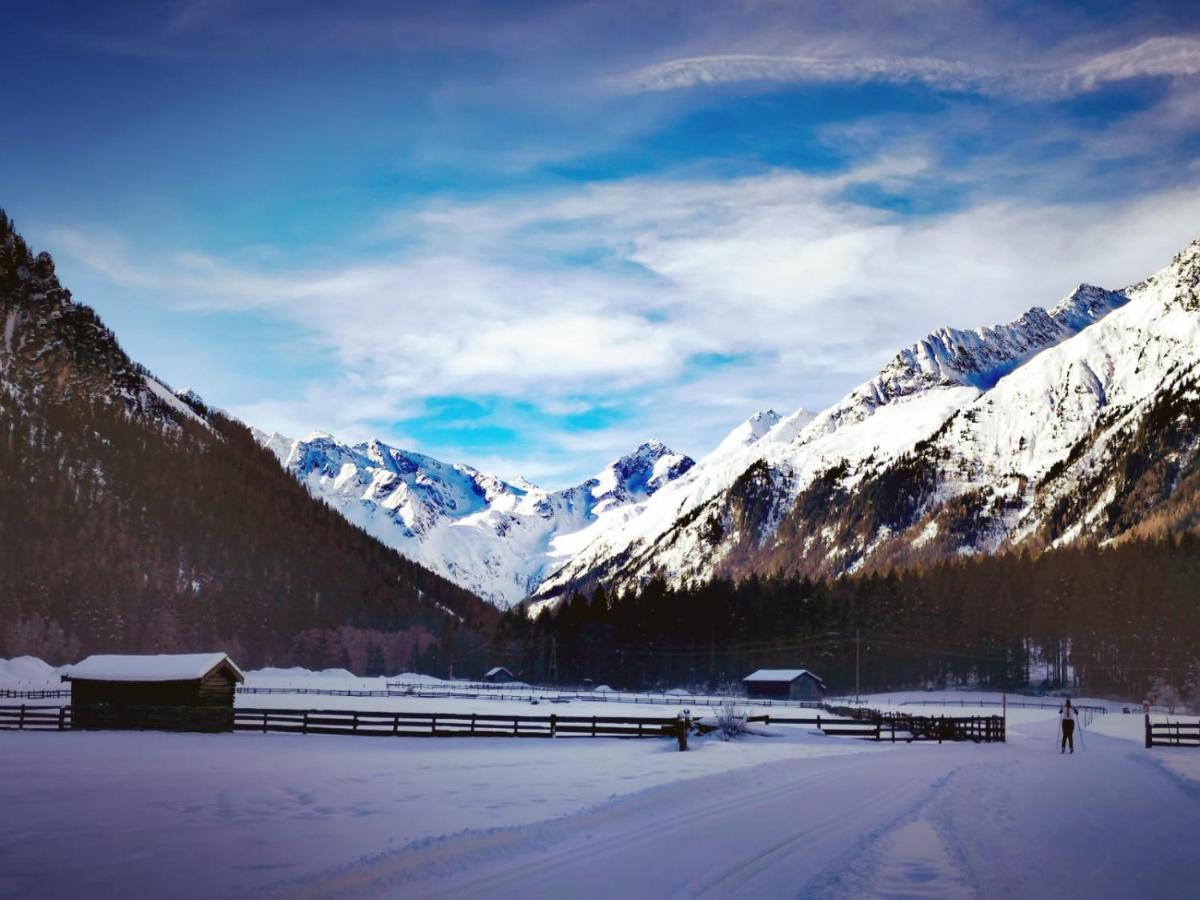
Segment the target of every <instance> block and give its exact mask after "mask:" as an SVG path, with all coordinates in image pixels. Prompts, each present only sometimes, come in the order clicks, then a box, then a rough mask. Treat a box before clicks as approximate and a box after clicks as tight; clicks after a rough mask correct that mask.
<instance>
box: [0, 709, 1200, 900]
mask: <svg viewBox="0 0 1200 900" xmlns="http://www.w3.org/2000/svg"><path fill="white" fill-rule="evenodd" d="M265 699H269V700H270V701H271V702H270V704H263V703H259V704H258V705H271V706H276V705H287V706H300V707H309V706H313V707H315V706H323V707H326V708H354V707H357V708H362V709H370V708H386V709H397V708H403V709H406V710H414V711H420V710H429V711H433V710H435V709H437V708H440V709H448V708H449V707H447V704H454V707H453V708H456V709H457V708H468V707H469V708H470V709H472V710H474V711H477V712H487V711H492V709H493V708H494V709H496V710H498V711H504V712H514V711H516V710H519V711H520V712H522V713H525V714H542V713H547V712H550V711H559V712H562V713H564V714H565V713H568V712H569V713H571V714H591V712H592V711H596V712H598V713H601V714H604V713H607V714H612V713H613V712H615V711H616V710H615V709H614V707H613V706H611V705H606V704H600V703H595V704H589V703H586V702H583V701H580V702H575V703H571V704H565V705H557V704H555V705H547V704H541V705H539V706H531V705H529V704H528V703H524V704H521V703H512V702H506V701H482V700H474V701H469V700H458V699H453V698H429V699H425V698H415V697H405V698H394V697H381V698H364V697H324V696H314V695H283V694H278V695H269V696H266V697H264V696H262V695H258V696H256V695H249V696H247V697H243V698H239V703H244V701H246V700H249V701H252V702H251V703H249V704H246V705H255V703H254V702H253V701H261V700H265ZM930 699H931V697H930V695H929V694H926V693H914V694H889V695H880V696H876V697H869V698H867V700H868V702H869V704H870V705H872V706H875V707H880V708H885V709H886V708H894V709H899V710H903V711H905V712H911V713H915V714H929V715H938V714H946V715H973V714H974V715H987V714H992V713H995V712H996V709H995V708H994V707H990V706H978V707H971V706H966V707H964V706H961V705H959V704H960V703H961V702H962V701H964V700H965V701H967V702H973V701H974V702H978V701H990V702H994V701H996V700H998V699H999V698H998V695H994V694H989V695H969V694H953V695H948V696H947V697H946V698H945V700H946V702H947V705H946V706H943V707H938V706H914V705H908V704H910V703H911V702H912V701H913V700H921V701H928V700H930ZM934 699H937V698H934ZM1079 702H1087V701H1086V700H1084V699H1083V698H1080V700H1079ZM591 707H595V709H594V710H593V709H592V708H591ZM1113 708H1115V709H1119V705H1113ZM624 710H628V711H629V712H630V713H631V714H634V713H635V710H636V714H637V715H645V714H656V713H657V712H659V711H658V710H654V709H653V708H652V707H643V706H640V705H639V706H638V707H636V708H635V707H632V706H630V707H622V711H624ZM677 710H678V707H663V708H662V710H661V713H662V714H664V715H673V714H674V712H676V711H677ZM695 711H696V712H699V711H702V710H695ZM773 712H779V711H778V710H776V711H773ZM1142 728H1143V721H1142V717H1141V716H1140V715H1122V714H1121V713H1119V712H1114V713H1111V714H1109V715H1107V716H1100V717H1097V718H1096V719H1095V721H1094V722H1093V723H1092V725H1091V727H1090V728H1089V729H1088V730H1086V731H1085V732H1084V733H1083V735H1082V736H1081V739H1080V741H1079V748H1078V752H1077V753H1076V754H1075V755H1074V756H1070V755H1066V756H1064V755H1061V754H1059V753H1058V752H1057V742H1056V737H1057V714H1056V711H1055V710H1053V709H1050V710H1044V709H1021V708H1019V707H1011V708H1010V709H1009V719H1008V731H1009V743H1008V744H1005V745H974V744H960V745H951V744H944V745H941V746H938V745H936V744H913V745H909V744H903V743H900V744H896V745H892V744H889V743H884V744H881V745H876V744H874V743H870V742H864V741H856V740H851V739H845V738H832V737H825V736H822V735H820V734H815V733H813V732H812V731H811V730H810V729H808V728H804V727H788V726H781V727H773V728H771V729H769V733H767V734H763V735H756V736H749V737H744V738H741V739H739V740H737V741H735V742H730V743H723V742H721V741H719V740H717V739H716V738H715V737H708V738H704V739H693V741H692V750H690V751H689V752H688V753H679V752H678V751H677V750H676V749H675V745H674V742H672V741H669V740H640V741H639V740H618V739H606V738H599V739H594V740H593V739H574V740H557V741H550V740H511V739H508V740H506V739H479V738H476V739H470V738H463V739H438V740H428V739H419V738H387V739H367V738H355V737H329V736H307V737H305V736H294V735H257V734H236V735H172V734H137V733H115V732H114V733H88V734H82V733H81V734H74V733H40V734H38V733H26V732H7V733H0V809H3V810H4V811H5V815H4V816H3V817H0V896H14V897H18V896H19V897H65V896H73V897H109V896H120V895H137V896H152V897H160V896H161V897H200V896H205V897H213V896H230V895H245V896H261V895H266V896H281V897H284V896H286V897H292V896H311V897H326V896H356V897H357V896H366V897H397V896H399V897H426V896H447V897H459V896H483V895H485V894H486V895H488V896H491V897H495V896H499V897H531V896H552V897H554V896H584V897H614V896H623V897H643V896H645V897H650V896H654V897H659V896H701V895H706V896H716V897H720V896H756V897H774V896H797V895H799V896H810V897H861V896H920V897H969V896H980V897H992V896H1014V897H1041V896H1046V897H1051V896H1053V897H1082V896H1095V897H1130V896H1145V897H1158V896H1162V897H1168V896H1186V895H1194V893H1193V891H1192V886H1193V885H1194V884H1195V860H1194V853H1193V850H1192V843H1193V842H1192V838H1191V835H1194V834H1195V830H1196V828H1197V827H1200V781H1197V780H1195V779H1200V750H1197V749H1184V748H1155V749H1154V750H1152V751H1147V750H1145V749H1144V748H1143V747H1142Z"/></svg>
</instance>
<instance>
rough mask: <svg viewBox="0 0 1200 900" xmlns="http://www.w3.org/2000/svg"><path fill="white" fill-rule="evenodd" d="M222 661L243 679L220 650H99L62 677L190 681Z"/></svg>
mask: <svg viewBox="0 0 1200 900" xmlns="http://www.w3.org/2000/svg"><path fill="white" fill-rule="evenodd" d="M222 662H226V663H228V664H229V666H230V668H231V669H233V671H234V673H235V674H236V676H237V680H238V681H243V680H244V679H245V676H243V675H242V671H241V669H239V668H238V667H237V666H236V665H234V663H233V660H231V659H230V658H229V657H228V656H226V655H225V654H224V653H159V654H156V655H130V656H123V655H120V654H108V653H102V654H97V655H93V656H89V657H88V658H87V659H85V660H83V662H79V663H76V664H75V665H73V666H67V667H66V669H65V670H64V672H63V680H64V681H70V680H71V679H73V678H79V679H87V680H91V681H191V680H193V679H196V678H203V677H204V676H205V675H207V674H208V673H209V672H211V671H212V670H213V669H215V668H216V667H217V666H219V665H220V664H221V663H222Z"/></svg>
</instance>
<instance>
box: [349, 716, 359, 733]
mask: <svg viewBox="0 0 1200 900" xmlns="http://www.w3.org/2000/svg"><path fill="white" fill-rule="evenodd" d="M350 731H351V733H353V734H358V710H355V711H354V719H353V720H352V722H351V725H350Z"/></svg>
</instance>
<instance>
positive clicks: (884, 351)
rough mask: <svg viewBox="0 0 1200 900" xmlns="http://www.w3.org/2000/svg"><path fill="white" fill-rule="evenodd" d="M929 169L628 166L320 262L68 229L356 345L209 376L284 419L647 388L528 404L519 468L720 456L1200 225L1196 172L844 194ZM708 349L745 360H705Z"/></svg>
mask: <svg viewBox="0 0 1200 900" xmlns="http://www.w3.org/2000/svg"><path fill="white" fill-rule="evenodd" d="M926 175H927V173H925V172H924V171H923V168H922V161H921V160H920V159H919V158H913V157H905V158H899V159H883V160H880V161H877V162H875V163H873V164H871V165H868V166H863V167H861V168H860V169H857V170H853V171H851V172H848V173H843V174H840V175H836V176H829V177H817V176H809V175H803V174H798V173H795V172H791V171H779V172H771V173H766V174H762V175H757V176H753V177H743V178H737V179H732V180H699V179H693V180H678V179H668V178H654V179H651V178H645V179H629V180H626V181H618V182H612V183H606V184H601V185H591V186H587V187H583V188H579V189H575V190H567V191H563V192H559V193H556V194H553V195H544V196H541V197H537V198H530V197H528V196H526V197H521V198H500V199H495V200H493V201H490V202H486V203H480V204H462V205H450V204H445V203H442V204H439V205H437V206H436V207H430V208H427V209H424V210H418V211H416V212H412V213H406V214H397V215H395V216H393V217H392V219H391V220H389V221H388V222H386V223H385V226H384V233H385V234H386V233H390V232H391V231H397V232H401V231H402V232H404V233H407V234H421V235H422V242H421V243H420V244H419V245H418V246H416V247H412V246H406V248H405V249H404V250H398V251H396V252H394V253H391V254H387V255H385V256H384V257H382V258H377V259H372V260H370V261H367V262H363V261H358V262H348V263H346V264H344V265H341V266H336V267H328V268H323V269H314V270H310V271H294V272H284V273H279V272H275V271H270V270H265V269H253V268H247V267H245V266H235V265H232V264H230V263H227V262H225V261H223V260H220V259H215V258H211V257H207V256H202V255H196V254H190V255H182V254H180V255H176V256H174V257H167V258H166V261H165V262H164V263H162V264H159V265H143V264H140V261H141V260H142V259H145V258H146V257H145V256H140V257H139V258H138V259H139V262H137V263H135V262H134V261H132V258H131V257H130V256H129V255H128V254H122V253H121V252H120V251H119V247H120V244H119V243H115V242H113V241H111V240H101V241H98V242H97V241H94V240H91V239H89V238H88V237H87V236H86V235H82V234H79V233H73V234H69V235H66V234H64V235H60V238H59V239H58V240H56V241H55V244H56V245H57V246H60V247H65V248H66V249H67V251H68V252H70V253H72V254H74V255H75V256H76V257H77V258H78V259H80V260H82V261H84V262H86V263H88V264H90V265H91V266H92V267H93V268H95V269H96V271H97V272H99V273H101V274H102V275H103V276H104V277H106V278H108V279H110V280H111V281H113V282H114V283H118V284H127V285H130V286H135V287H138V288H143V289H145V288H149V289H152V290H154V291H155V292H157V293H158V294H160V295H161V296H167V297H172V298H178V299H177V302H178V303H179V304H180V308H181V309H182V310H187V309H200V310H206V309H219V310H222V311H224V312H227V313H229V312H234V313H236V312H237V311H239V310H244V311H246V312H252V313H253V314H255V315H259V316H262V315H266V316H268V317H271V318H274V319H277V320H280V321H282V322H285V323H287V324H289V325H291V326H292V327H293V328H294V329H296V331H297V332H298V333H299V334H300V335H301V337H302V339H303V340H304V341H305V342H307V343H309V344H310V345H311V346H312V347H313V348H316V349H318V350H321V351H324V352H325V353H327V354H329V355H331V356H332V357H333V358H334V359H336V361H337V364H338V367H339V370H340V374H339V375H338V377H336V378H334V379H332V380H321V381H312V382H310V383H307V384H302V385H299V386H298V387H297V386H293V385H288V386H287V389H286V390H283V389H282V388H281V390H280V391H279V393H278V394H277V395H275V396H265V397H260V398H256V399H254V400H252V401H249V402H246V403H243V404H241V405H238V404H236V403H228V402H227V401H226V400H225V399H224V398H220V397H212V398H210V399H211V400H213V402H216V403H218V405H229V406H231V408H232V409H233V411H234V412H235V413H238V414H240V415H242V416H244V417H245V418H246V419H247V420H248V421H251V422H252V423H253V424H256V425H258V426H259V427H262V428H265V429H268V430H270V429H278V430H281V431H285V432H288V433H292V434H296V433H300V432H306V431H308V430H310V429H314V428H320V429H325V430H329V431H333V432H335V433H339V434H341V435H343V436H346V437H351V438H363V437H366V436H368V434H369V433H370V432H371V431H372V430H374V429H376V428H379V427H380V424H379V423H391V422H399V423H400V424H399V425H398V427H400V428H404V427H405V426H404V424H403V421H404V419H405V418H407V417H409V416H411V415H413V414H414V412H415V411H416V410H419V409H420V408H421V401H422V400H423V399H424V398H430V397H439V396H446V395H462V396H467V397H488V396H495V395H500V396H503V397H507V398H510V399H512V400H515V401H520V402H522V403H529V404H532V405H533V406H535V407H538V408H540V409H542V410H544V411H545V412H546V413H547V414H548V416H550V415H556V414H563V413H564V412H577V411H580V410H586V409H587V408H588V407H589V404H592V403H600V404H604V403H620V404H622V405H624V406H626V407H627V408H628V409H629V416H628V417H627V418H626V419H624V420H622V421H620V422H619V423H617V424H615V425H613V426H612V427H611V428H608V429H604V430H599V431H589V432H587V433H578V432H567V431H554V430H547V429H550V428H551V426H547V425H546V424H545V422H546V421H548V420H549V419H548V418H547V419H543V420H542V421H541V422H540V423H539V422H533V423H529V424H528V426H527V427H528V428H529V431H530V450H529V452H528V456H527V457H525V458H524V459H523V460H518V459H513V458H510V457H499V456H498V457H496V459H497V461H498V464H503V465H504V466H506V467H511V468H508V469H507V470H504V471H500V472H499V473H498V474H501V475H505V476H515V475H517V474H525V475H527V476H530V477H541V476H545V477H550V478H555V477H562V478H564V479H565V478H566V477H568V476H571V477H574V476H580V475H583V474H586V473H588V472H590V471H593V470H596V469H598V468H599V467H600V466H601V465H603V464H604V463H605V462H607V461H608V460H609V459H610V458H611V457H614V456H616V455H619V454H620V453H622V452H625V451H626V450H627V449H629V446H631V445H633V444H636V443H637V442H638V441H639V440H642V439H644V438H648V437H650V436H655V437H659V438H661V439H662V440H664V441H666V442H667V443H669V444H672V445H674V446H677V447H678V448H679V449H681V450H684V451H686V452H690V453H692V454H693V455H699V454H703V453H704V452H706V451H707V450H708V449H710V448H711V446H712V445H714V444H715V443H716V441H717V440H718V439H719V438H720V436H721V435H722V434H723V433H724V432H725V431H726V430H728V429H729V428H731V427H733V426H734V425H735V424H737V422H738V421H740V420H741V419H742V418H744V417H745V416H747V415H749V414H750V413H752V412H754V411H755V410H756V409H759V408H763V407H766V406H774V407H775V408H777V409H779V410H780V411H781V412H785V413H786V412H790V411H791V410H793V409H794V408H795V407H796V406H798V405H805V406H809V407H819V406H820V405H822V404H824V403H827V402H830V401H832V400H833V399H836V397H837V396H839V395H840V394H841V393H843V392H844V391H845V390H848V389H849V388H851V387H852V386H854V385H855V384H856V383H858V382H860V381H862V380H865V379H866V378H868V377H869V376H870V375H872V374H873V372H874V370H875V369H876V368H877V367H878V366H880V365H882V364H883V363H884V362H886V361H887V359H888V358H889V357H890V355H891V354H892V353H894V352H895V351H896V350H897V349H899V347H901V346H902V345H906V344H908V343H911V342H912V341H914V340H916V339H918V338H920V337H921V336H923V335H924V334H925V333H926V332H928V331H929V330H931V329H932V328H934V327H937V326H941V325H954V326H959V327H971V326H976V325H983V324H991V323H994V322H998V321H1006V320H1008V319H1011V318H1013V317H1015V316H1016V315H1018V314H1019V313H1021V312H1022V311H1024V310H1025V309H1026V308H1028V307H1029V306H1032V305H1049V304H1052V303H1054V302H1056V301H1057V300H1058V299H1059V298H1060V297H1061V296H1063V295H1065V294H1066V293H1067V292H1068V291H1070V290H1071V289H1072V288H1073V287H1074V286H1075V285H1076V284H1078V283H1079V282H1080V281H1092V282H1095V283H1099V284H1102V285H1105V286H1110V287H1119V286H1122V285H1125V284H1128V283H1130V282H1133V281H1135V280H1137V279H1139V278H1141V277H1142V276H1144V275H1147V274H1149V273H1150V272H1151V271H1152V270H1153V269H1155V268H1156V267H1158V266H1160V265H1165V264H1166V262H1167V261H1169V259H1170V257H1171V255H1172V254H1173V253H1174V252H1175V251H1176V250H1178V249H1179V247H1180V246H1182V245H1183V244H1184V243H1186V241H1188V240H1190V239H1192V238H1194V237H1196V236H1197V232H1198V231H1200V227H1198V226H1197V224H1196V223H1197V222H1200V192H1198V191H1196V190H1175V191H1169V192H1160V193H1157V194H1154V195H1150V196H1146V197H1144V198H1142V199H1140V200H1137V201H1133V202H1129V201H1121V202H1117V201H1109V202H1103V203H1079V204H1075V205H1047V204H1038V203H1032V202H1030V203H1017V202H1003V203H1000V202H997V203H989V204H984V205H978V206H975V207H972V208H969V209H965V210H959V211H955V212H950V213H945V214H941V215H936V216H930V217H926V218H921V219H912V218H903V219H902V218H898V217H895V216H893V215H892V214H890V213H888V212H886V211H884V210H880V209H876V208H871V207H866V206H863V205H859V204H855V203H851V202H849V201H847V200H846V199H844V196H845V195H844V190H845V189H846V188H847V187H849V186H852V185H855V184H857V183H860V182H871V183H879V182H888V183H891V184H894V185H895V186H898V187H902V186H903V185H904V184H905V183H906V181H907V180H908V179H911V178H915V177H925V176H926ZM564 255H565V256H566V257H569V258H571V259H573V260H576V262H575V264H571V265H567V264H564V262H563V257H564ZM580 259H588V260H594V262H589V263H586V264H582V263H579V262H578V260H580ZM708 355H719V356H721V357H723V358H726V359H728V360H731V361H732V362H729V363H728V364H725V365H722V366H715V365H711V364H702V365H700V366H699V367H697V364H696V360H697V358H698V357H699V358H704V357H706V356H708ZM162 374H163V375H164V377H170V373H169V372H164V373H162ZM197 389H199V390H200V391H201V393H204V390H203V385H197ZM515 424H516V426H517V427H525V426H522V425H521V423H520V422H517V423H515ZM384 436H385V437H393V438H397V437H398V436H396V435H395V434H394V433H385V434H384ZM399 437H400V438H403V435H401V436H399ZM418 449H424V450H426V451H428V452H433V453H435V454H449V455H451V456H452V457H454V458H457V459H462V456H461V454H459V453H457V451H456V450H455V448H453V447H451V448H445V447H433V446H426V447H421V448H418ZM505 452H508V451H505ZM463 461H466V462H471V463H473V464H475V465H481V461H479V460H475V459H470V458H468V459H465V460H463Z"/></svg>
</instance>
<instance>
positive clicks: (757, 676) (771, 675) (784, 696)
mask: <svg viewBox="0 0 1200 900" xmlns="http://www.w3.org/2000/svg"><path fill="white" fill-rule="evenodd" d="M742 684H743V685H744V686H745V688H746V696H747V697H758V698H761V699H764V700H820V699H821V698H822V697H824V696H825V682H824V681H822V680H821V679H820V678H819V677H817V676H816V675H814V674H813V673H812V672H810V671H808V669H759V670H758V671H756V672H752V673H750V674H749V675H747V676H746V677H745V678H743V679H742Z"/></svg>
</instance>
